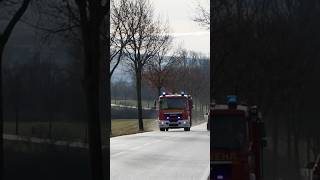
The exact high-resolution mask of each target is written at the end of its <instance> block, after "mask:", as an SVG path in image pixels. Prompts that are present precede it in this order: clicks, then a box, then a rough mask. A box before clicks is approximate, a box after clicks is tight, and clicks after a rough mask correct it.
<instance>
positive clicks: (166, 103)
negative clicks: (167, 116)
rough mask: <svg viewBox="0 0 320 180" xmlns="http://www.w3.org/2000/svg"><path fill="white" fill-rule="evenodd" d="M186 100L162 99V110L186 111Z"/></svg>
mask: <svg viewBox="0 0 320 180" xmlns="http://www.w3.org/2000/svg"><path fill="white" fill-rule="evenodd" d="M185 108H186V99H185V98H162V99H160V109H161V110H164V109H185Z"/></svg>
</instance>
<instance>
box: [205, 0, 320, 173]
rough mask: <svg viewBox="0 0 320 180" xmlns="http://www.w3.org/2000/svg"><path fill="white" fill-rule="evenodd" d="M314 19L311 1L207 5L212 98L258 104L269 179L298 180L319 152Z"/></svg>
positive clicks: (318, 26)
mask: <svg viewBox="0 0 320 180" xmlns="http://www.w3.org/2000/svg"><path fill="white" fill-rule="evenodd" d="M319 17H320V1H318V0H311V1H303V0H268V1H264V0H246V1H238V0H227V1H226V0H215V1H213V2H211V46H212V49H211V60H212V61H211V78H212V79H211V81H210V82H211V86H212V89H211V97H212V99H215V100H216V101H218V102H219V101H222V100H224V97H225V95H227V94H236V95H238V96H239V97H240V99H243V100H246V101H247V102H248V103H249V104H258V105H260V107H261V109H262V111H263V114H264V117H265V118H264V119H265V121H266V124H267V125H268V135H269V137H270V138H271V143H270V144H269V145H270V146H269V147H270V150H271V152H272V153H271V154H270V153H269V154H270V155H271V156H268V157H269V159H267V160H266V161H267V162H266V164H269V166H268V171H267V172H268V173H269V174H267V176H268V178H270V179H276V178H278V177H282V178H286V179H300V170H299V169H300V168H301V167H303V166H304V165H305V163H306V162H307V161H310V160H312V159H311V158H315V156H316V155H317V154H319V153H320V151H319V150H320V149H319V145H320V142H319V140H320V139H319V137H320V134H319V130H318V128H317V127H319V121H318V113H317V104H318V102H319V100H320V94H319V93H318V92H319V88H320V86H319V83H317V80H318V78H316V77H318V76H319V75H320V74H319V72H320V71H319V68H320V66H319V65H320V64H319V57H320V51H319V47H320V34H319V33H318V32H319V31H320V21H319ZM280 169H283V170H280Z"/></svg>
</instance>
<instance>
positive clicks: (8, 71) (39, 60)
mask: <svg viewBox="0 0 320 180" xmlns="http://www.w3.org/2000/svg"><path fill="white" fill-rule="evenodd" d="M41 54H42V53H41V52H38V53H35V55H34V56H33V57H32V58H31V59H27V60H26V59H24V61H25V62H24V63H19V64H15V65H10V66H9V65H8V66H5V68H4V76H3V81H4V84H6V86H5V87H4V92H3V96H4V102H3V104H4V119H5V121H6V122H16V123H19V122H46V121H49V120H50V119H51V121H54V122H59V121H60V122H84V121H85V118H84V117H85V113H86V109H85V105H84V104H85V103H84V98H83V95H84V92H83V89H82V88H81V86H82V84H81V81H82V77H81V71H78V70H77V69H78V68H80V64H79V63H76V62H75V61H76V60H72V61H71V62H70V64H59V63H57V61H56V60H55V59H52V58H51V59H50V57H48V56H47V54H42V55H41Z"/></svg>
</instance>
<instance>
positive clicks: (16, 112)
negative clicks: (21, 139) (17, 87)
mask: <svg viewBox="0 0 320 180" xmlns="http://www.w3.org/2000/svg"><path fill="white" fill-rule="evenodd" d="M16 96H17V95H16ZM14 110H15V115H16V117H15V119H16V135H19V109H18V101H16V103H15V106H14Z"/></svg>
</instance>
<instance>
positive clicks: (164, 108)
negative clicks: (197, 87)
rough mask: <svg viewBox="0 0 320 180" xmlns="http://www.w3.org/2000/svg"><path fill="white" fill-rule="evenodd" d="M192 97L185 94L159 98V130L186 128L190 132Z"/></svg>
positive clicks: (165, 95)
mask: <svg viewBox="0 0 320 180" xmlns="http://www.w3.org/2000/svg"><path fill="white" fill-rule="evenodd" d="M192 106H193V105H192V97H191V96H190V95H187V94H184V93H183V92H182V93H181V94H166V93H163V94H162V95H161V96H160V97H159V128H160V131H165V130H166V131H168V130H169V129H171V128H172V129H173V128H184V130H185V131H190V128H191V126H192Z"/></svg>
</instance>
